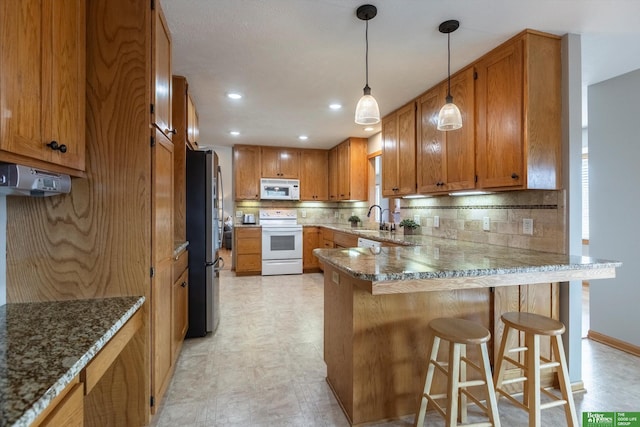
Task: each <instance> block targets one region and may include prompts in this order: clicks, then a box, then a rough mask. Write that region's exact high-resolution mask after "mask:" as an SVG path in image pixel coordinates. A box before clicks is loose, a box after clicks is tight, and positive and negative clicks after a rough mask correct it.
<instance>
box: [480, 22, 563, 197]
mask: <svg viewBox="0 0 640 427" xmlns="http://www.w3.org/2000/svg"><path fill="white" fill-rule="evenodd" d="M475 68H476V72H477V80H476V97H477V99H476V105H477V120H478V122H477V133H476V135H477V136H476V138H477V141H476V142H477V160H476V164H477V169H478V170H477V174H478V187H480V188H486V189H523V188H527V189H559V188H560V187H561V185H562V184H561V183H562V177H561V169H560V168H561V162H562V161H561V137H562V135H561V110H562V104H561V56H560V38H559V37H557V36H553V35H550V34H543V33H538V32H535V31H530V30H527V31H524V32H522V33H521V34H519V35H517V36H516V37H514V38H512V39H511V40H509V41H507V42H506V43H504V44H503V45H501V46H499V47H498V48H496V49H494V50H493V51H491V52H489V53H488V54H487V55H485V56H484V57H482V58H480V60H479V61H478V62H477V63H476V64H475Z"/></svg>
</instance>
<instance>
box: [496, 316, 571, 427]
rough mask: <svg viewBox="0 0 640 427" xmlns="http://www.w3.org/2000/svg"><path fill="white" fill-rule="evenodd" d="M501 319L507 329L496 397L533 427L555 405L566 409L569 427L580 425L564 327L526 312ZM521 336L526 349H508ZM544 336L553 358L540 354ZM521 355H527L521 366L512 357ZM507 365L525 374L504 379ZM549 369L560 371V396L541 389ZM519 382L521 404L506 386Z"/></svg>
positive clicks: (501, 351) (501, 349)
mask: <svg viewBox="0 0 640 427" xmlns="http://www.w3.org/2000/svg"><path fill="white" fill-rule="evenodd" d="M501 319H502V322H503V323H504V325H505V329H504V333H503V335H502V341H501V343H500V350H499V352H498V358H497V361H496V364H495V370H494V373H493V380H494V387H495V391H496V396H497V397H498V398H499V397H500V396H501V395H502V396H505V397H506V398H507V399H508V400H509V401H510V402H511V403H513V404H514V405H516V406H517V407H519V408H521V409H523V410H525V411H526V412H527V413H528V415H529V426H530V427H540V426H541V417H540V412H541V410H543V409H548V408H552V407H555V406H564V410H565V418H566V421H567V425H568V426H576V427H577V426H579V425H580V424H579V423H578V418H577V415H576V409H575V404H574V402H573V395H572V394H571V383H570V381H569V371H568V369H567V362H566V359H565V354H564V347H563V345H562V334H563V333H564V332H565V330H566V328H565V326H564V324H563V323H562V322H559V321H557V320H554V319H551V318H549V317H546V316H541V315H539V314H533V313H523V312H509V313H505V314H503V315H502V316H501ZM519 333H524V346H521V345H518V346H517V347H514V348H507V343H508V341H509V336H510V335H511V334H519ZM541 336H548V337H550V340H551V359H547V358H545V357H542V356H541V354H540V337H541ZM519 353H523V354H524V358H523V362H522V363H521V362H520V361H519V360H518V359H517V356H513V355H514V354H519ZM506 363H509V364H511V365H513V366H516V367H518V368H520V369H521V370H522V373H523V375H522V376H519V377H515V378H510V379H505V367H506ZM550 368H557V369H558V371H557V375H558V383H559V385H560V397H558V396H556V395H555V394H553V393H551V392H550V391H549V390H547V389H544V388H541V384H540V383H541V381H540V372H541V370H543V369H550ZM517 383H524V385H523V395H522V400H521V401H520V400H518V399H516V398H515V397H513V396H512V395H511V394H510V393H509V391H507V390H506V389H505V386H506V385H509V384H517ZM542 394H544V395H546V396H547V397H548V398H549V399H548V401H547V402H545V403H542V401H541V395H542Z"/></svg>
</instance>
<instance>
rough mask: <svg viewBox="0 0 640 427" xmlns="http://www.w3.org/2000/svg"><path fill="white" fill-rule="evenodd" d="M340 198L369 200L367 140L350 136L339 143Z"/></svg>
mask: <svg viewBox="0 0 640 427" xmlns="http://www.w3.org/2000/svg"><path fill="white" fill-rule="evenodd" d="M335 162H336V165H337V171H336V170H329V174H330V175H331V174H336V175H337V177H338V185H337V190H338V200H367V140H366V139H365V138H349V139H347V140H345V141H343V142H341V143H340V144H339V145H338V151H337V159H336V161H335Z"/></svg>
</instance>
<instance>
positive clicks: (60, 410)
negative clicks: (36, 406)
mask: <svg viewBox="0 0 640 427" xmlns="http://www.w3.org/2000/svg"><path fill="white" fill-rule="evenodd" d="M69 387H70V388H71V389H70V391H69V392H68V393H67V394H66V395H65V396H64V398H63V399H62V401H61V402H60V403H59V404H58V405H56V406H55V408H53V409H52V411H51V413H50V414H49V415H48V416H47V417H46V418H45V419H44V420H43V421H42V422H41V423H38V422H35V423H34V424H33V426H34V427H58V426H65V427H82V426H84V393H83V385H82V384H77V383H76V384H75V385H72V386H69Z"/></svg>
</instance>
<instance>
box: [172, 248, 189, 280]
mask: <svg viewBox="0 0 640 427" xmlns="http://www.w3.org/2000/svg"><path fill="white" fill-rule="evenodd" d="M188 265H189V252H188V251H182V252H181V253H180V255H178V258H176V259H175V261H174V262H173V281H174V282H175V281H176V280H178V279H179V278H180V276H182V273H184V271H185V270H186V269H187V266H188Z"/></svg>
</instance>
